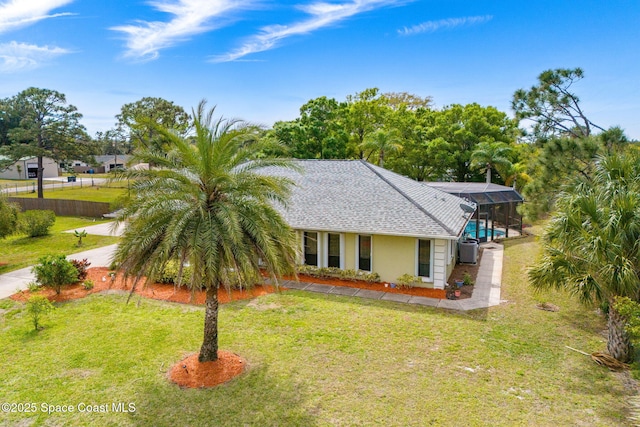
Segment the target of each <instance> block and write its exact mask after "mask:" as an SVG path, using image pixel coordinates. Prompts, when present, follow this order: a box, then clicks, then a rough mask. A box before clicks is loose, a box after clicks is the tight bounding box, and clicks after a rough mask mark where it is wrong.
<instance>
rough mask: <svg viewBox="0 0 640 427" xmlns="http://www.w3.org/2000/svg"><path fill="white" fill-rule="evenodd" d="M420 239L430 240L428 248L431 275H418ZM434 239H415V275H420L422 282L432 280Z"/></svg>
mask: <svg viewBox="0 0 640 427" xmlns="http://www.w3.org/2000/svg"><path fill="white" fill-rule="evenodd" d="M420 240H424V241H426V242H430V244H431V245H430V248H429V267H430V270H431V271H430V273H431V276H420V275H419V269H420V268H419V263H420ZM435 246H436V244H435V240H433V239H420V238H418V239H416V249H415V255H416V258H415V275H416V277H420V278H421V279H422V281H423V282H433V267H434V265H433V263H434V261H435Z"/></svg>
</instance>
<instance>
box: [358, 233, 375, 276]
mask: <svg viewBox="0 0 640 427" xmlns="http://www.w3.org/2000/svg"><path fill="white" fill-rule="evenodd" d="M361 236H362V237H368V238H369V239H370V241H371V259H370V260H369V264H370V265H369V270H362V269H361V268H360V237H361ZM355 246H356V257H355V258H356V259H355V261H356V262H355V265H356V270H362V271H368V272H369V273H371V272H373V235H371V234H356V245H355Z"/></svg>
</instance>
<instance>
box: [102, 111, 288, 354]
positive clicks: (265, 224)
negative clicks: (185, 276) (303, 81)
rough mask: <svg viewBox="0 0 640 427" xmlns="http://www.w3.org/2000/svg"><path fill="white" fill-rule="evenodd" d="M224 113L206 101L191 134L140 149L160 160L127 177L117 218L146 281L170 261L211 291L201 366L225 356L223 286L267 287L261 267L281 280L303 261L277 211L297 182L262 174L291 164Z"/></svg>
mask: <svg viewBox="0 0 640 427" xmlns="http://www.w3.org/2000/svg"><path fill="white" fill-rule="evenodd" d="M214 112H215V107H214V108H212V109H210V110H209V111H206V101H204V100H203V101H201V102H200V104H199V105H198V108H197V111H194V112H193V116H194V128H195V135H194V136H192V137H191V138H189V137H185V136H181V135H178V134H176V133H173V132H171V131H169V130H166V129H161V128H158V129H157V131H158V132H159V134H160V135H161V137H162V140H163V142H164V149H165V152H164V153H160V152H158V150H150V149H148V148H145V147H141V148H140V150H139V151H137V152H136V153H135V154H134V157H135V160H137V161H139V162H143V163H149V164H153V165H156V166H155V167H154V168H152V169H150V170H127V171H123V172H121V173H120V174H119V175H118V177H117V179H130V180H131V181H132V183H133V184H132V191H131V196H130V200H129V201H128V203H127V205H126V207H125V208H124V209H123V211H122V213H121V214H120V215H119V217H118V221H117V223H122V222H125V221H126V229H125V232H124V234H123V236H122V239H121V241H120V243H119V245H118V249H117V251H116V253H115V256H114V261H115V262H117V263H118V265H119V269H120V270H121V271H123V272H124V274H125V275H126V276H127V277H134V278H135V279H136V282H137V280H139V279H140V278H141V277H146V281H147V282H148V283H152V282H153V281H154V280H155V279H156V278H158V277H159V275H160V274H161V272H162V270H163V268H164V266H165V265H166V264H167V263H168V262H169V261H174V262H177V263H178V265H179V266H183V265H186V264H187V263H188V265H190V268H193V273H192V277H191V280H190V281H189V282H188V283H185V285H187V286H189V287H190V288H191V289H192V290H194V291H195V290H199V289H203V290H205V291H206V313H205V320H204V339H203V343H202V347H201V349H200V354H199V361H200V362H207V361H213V360H216V359H217V358H218V290H219V289H220V288H221V287H228V286H229V284H230V283H231V281H236V280H237V281H239V282H240V283H243V284H245V285H252V284H254V283H258V282H259V281H261V276H260V269H261V268H262V269H264V270H265V271H266V272H267V273H268V274H269V276H270V277H271V278H272V279H274V283H277V278H278V277H280V276H282V275H283V274H287V273H291V272H293V268H294V264H295V258H296V249H295V248H296V239H295V234H294V233H293V231H292V230H291V229H290V228H289V226H288V225H287V223H286V222H285V221H284V220H283V218H282V217H281V215H280V214H279V213H278V212H277V211H276V209H275V208H274V203H276V204H283V205H284V204H286V201H287V198H288V196H289V193H290V188H291V186H292V185H293V184H292V182H291V181H290V180H287V179H284V178H279V177H272V176H268V175H266V174H264V173H260V172H259V171H258V170H259V169H262V168H264V167H267V166H281V167H289V166H290V163H287V162H286V161H285V160H281V159H280V160H270V159H258V158H257V155H258V152H257V150H256V146H255V144H251V143H249V142H247V137H248V136H250V130H249V129H250V128H247V127H243V126H242V122H240V121H237V120H225V119H222V118H220V119H214ZM178 277H179V279H178V281H181V279H180V277H182V267H180V271H179V274H178Z"/></svg>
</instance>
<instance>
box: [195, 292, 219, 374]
mask: <svg viewBox="0 0 640 427" xmlns="http://www.w3.org/2000/svg"><path fill="white" fill-rule="evenodd" d="M205 307H206V310H205V315H204V340H203V341H202V347H201V348H200V355H199V356H198V361H199V362H212V361H215V360H218V287H217V286H210V287H209V288H208V289H207V301H206V304H205Z"/></svg>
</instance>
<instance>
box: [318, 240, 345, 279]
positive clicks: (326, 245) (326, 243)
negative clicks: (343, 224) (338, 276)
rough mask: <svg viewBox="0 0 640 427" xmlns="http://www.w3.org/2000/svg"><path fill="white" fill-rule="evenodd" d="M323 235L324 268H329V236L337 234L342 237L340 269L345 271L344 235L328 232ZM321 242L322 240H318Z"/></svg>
mask: <svg viewBox="0 0 640 427" xmlns="http://www.w3.org/2000/svg"><path fill="white" fill-rule="evenodd" d="M322 234H323V239H322V242H323V244H324V250H323V251H322V258H323V259H322V266H323V267H329V234H337V235H338V236H339V237H340V267H339V268H340V269H341V270H344V255H345V254H344V252H345V251H344V234H342V233H334V232H331V231H328V232H326V233H322ZM318 240H320V239H318Z"/></svg>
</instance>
